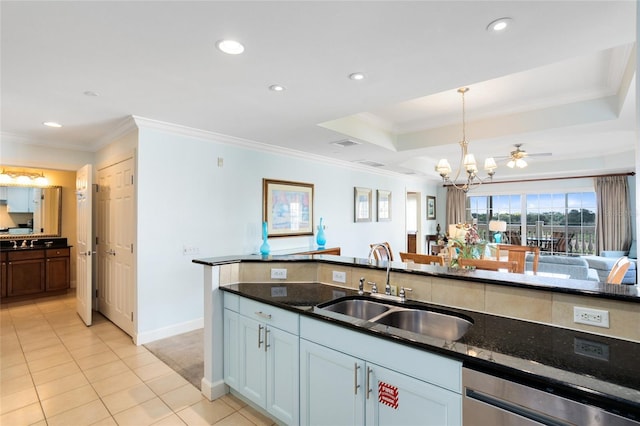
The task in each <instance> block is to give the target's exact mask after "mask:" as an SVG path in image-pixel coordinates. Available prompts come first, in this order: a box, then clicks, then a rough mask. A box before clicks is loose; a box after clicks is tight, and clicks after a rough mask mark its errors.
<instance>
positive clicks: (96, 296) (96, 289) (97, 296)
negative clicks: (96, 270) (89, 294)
mask: <svg viewBox="0 0 640 426" xmlns="http://www.w3.org/2000/svg"><path fill="white" fill-rule="evenodd" d="M97 298H98V289H96V299H97Z"/></svg>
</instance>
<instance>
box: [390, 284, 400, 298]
mask: <svg viewBox="0 0 640 426" xmlns="http://www.w3.org/2000/svg"><path fill="white" fill-rule="evenodd" d="M391 295H392V296H397V295H398V286H397V285H392V286H391Z"/></svg>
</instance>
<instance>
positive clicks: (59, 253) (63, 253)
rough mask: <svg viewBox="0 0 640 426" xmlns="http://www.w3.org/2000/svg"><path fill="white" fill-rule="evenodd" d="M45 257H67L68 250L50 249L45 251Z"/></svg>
mask: <svg viewBox="0 0 640 426" xmlns="http://www.w3.org/2000/svg"><path fill="white" fill-rule="evenodd" d="M46 252H47V257H68V256H69V253H70V250H69V248H51V249H47V250H46Z"/></svg>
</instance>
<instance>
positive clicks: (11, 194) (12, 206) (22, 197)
mask: <svg viewBox="0 0 640 426" xmlns="http://www.w3.org/2000/svg"><path fill="white" fill-rule="evenodd" d="M7 211H8V212H9V213H32V212H33V188H22V187H18V186H10V187H8V188H7Z"/></svg>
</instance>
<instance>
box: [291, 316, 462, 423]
mask: <svg viewBox="0 0 640 426" xmlns="http://www.w3.org/2000/svg"><path fill="white" fill-rule="evenodd" d="M389 354H393V356H391V357H390V356H389ZM461 369H462V366H461V364H460V363H459V362H458V361H454V360H451V359H448V358H445V357H441V356H438V355H434V354H431V353H428V352H424V351H419V350H416V349H414V348H408V347H406V346H402V345H398V344H395V343H392V342H388V341H383V340H380V339H377V338H375V337H372V336H367V335H364V334H362V333H357V332H353V331H351V330H347V329H345V328H341V327H336V326H333V325H330V324H327V323H324V322H320V321H316V320H312V319H309V318H306V317H303V318H301V320H300V423H301V424H303V425H311V424H362V425H409V424H421V425H438V426H441V425H460V424H461V423H462V395H461V374H462V373H461ZM327 407H331V409H330V410H328V409H327Z"/></svg>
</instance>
